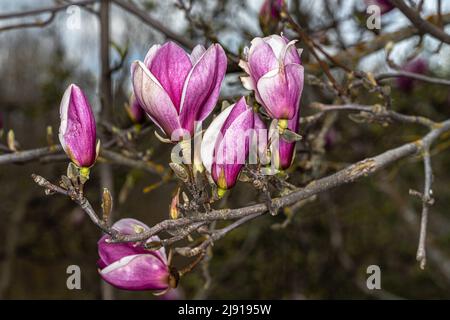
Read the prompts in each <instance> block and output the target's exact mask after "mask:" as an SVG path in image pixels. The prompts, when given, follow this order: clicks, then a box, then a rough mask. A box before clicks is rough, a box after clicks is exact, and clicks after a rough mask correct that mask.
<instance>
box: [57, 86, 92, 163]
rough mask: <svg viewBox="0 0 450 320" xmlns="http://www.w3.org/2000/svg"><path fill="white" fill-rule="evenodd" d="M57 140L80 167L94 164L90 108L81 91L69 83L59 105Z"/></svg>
mask: <svg viewBox="0 0 450 320" xmlns="http://www.w3.org/2000/svg"><path fill="white" fill-rule="evenodd" d="M60 116H61V125H60V129H59V140H60V142H61V145H62V146H63V148H64V150H65V152H66V153H67V155H68V156H69V157H70V158H71V160H72V161H73V162H75V164H77V165H78V166H80V167H90V166H92V165H93V164H94V162H95V159H96V157H97V154H96V127H95V118H94V114H93V112H92V108H91V106H90V104H89V101H88V100H87V98H86V96H85V95H84V93H83V91H82V90H81V89H80V88H79V87H78V86H76V85H74V84H72V85H70V86H69V87H68V88H67V90H66V92H65V93H64V96H63V99H62V101H61V106H60Z"/></svg>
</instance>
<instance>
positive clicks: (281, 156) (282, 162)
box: [269, 108, 300, 170]
mask: <svg viewBox="0 0 450 320" xmlns="http://www.w3.org/2000/svg"><path fill="white" fill-rule="evenodd" d="M299 116H300V108H297V112H296V113H295V115H294V117H293V118H292V119H291V120H289V121H288V125H287V128H288V129H289V130H290V131H292V132H295V133H297V132H298V127H299ZM269 136H270V137H271V141H272V143H271V145H270V151H271V154H272V161H273V165H274V167H275V168H276V169H278V170H286V169H288V168H289V167H290V166H291V164H292V161H293V160H294V156H295V144H296V143H295V142H288V141H286V140H285V139H284V138H283V137H282V136H281V135H280V134H279V130H278V120H273V121H272V123H271V125H270V129H269Z"/></svg>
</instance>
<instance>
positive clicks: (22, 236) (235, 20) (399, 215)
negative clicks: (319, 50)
mask: <svg viewBox="0 0 450 320" xmlns="http://www.w3.org/2000/svg"><path fill="white" fill-rule="evenodd" d="M74 2H75V1H74ZM129 2H132V3H133V4H134V5H135V6H137V7H139V8H140V9H141V10H142V11H143V12H145V13H146V14H148V15H149V16H151V17H153V18H154V19H156V20H158V21H160V22H161V23H163V24H164V25H165V26H166V27H168V28H169V29H171V30H173V31H174V32H176V33H178V34H181V35H183V37H186V38H188V39H191V40H192V41H193V42H195V43H203V44H208V43H209V40H205V35H204V32H203V31H202V30H199V29H198V28H195V27H193V26H192V23H190V20H189V17H190V18H191V19H192V17H194V19H198V17H199V16H201V18H202V19H203V20H204V21H206V22H207V23H209V24H210V25H211V26H212V27H213V32H214V34H215V36H217V38H218V39H219V40H220V42H221V43H222V44H223V45H224V46H225V47H226V48H228V50H230V51H231V52H234V53H235V54H239V53H240V52H242V50H243V48H244V47H245V46H247V45H249V42H250V41H251V39H252V38H253V37H255V36H262V31H261V29H260V26H259V22H258V12H259V10H260V7H261V5H262V2H263V1H241V0H227V1H206V0H196V1H193V2H192V11H191V12H190V15H191V16H189V17H188V16H187V15H186V12H185V11H183V10H182V9H180V7H179V6H177V1H173V0H170V1H153V0H135V1H129ZM437 2H438V1H433V0H430V1H425V2H424V12H425V13H426V14H435V13H436V10H437V7H436V5H437ZM61 3H67V1H52V0H41V1H31V0H2V1H0V16H1V15H5V14H8V13H11V12H18V11H22V10H32V9H36V8H42V7H47V6H52V5H54V4H61ZM287 4H288V7H289V12H291V14H292V16H293V17H294V18H295V19H297V21H299V23H300V24H301V25H302V26H303V27H304V28H305V29H306V30H308V32H309V33H310V34H314V36H315V37H316V39H318V41H320V42H321V43H322V44H323V45H324V47H325V48H327V50H329V52H331V53H333V54H337V53H338V52H339V51H341V50H343V49H345V48H347V47H351V46H353V45H355V44H356V43H359V42H361V41H372V40H373V39H376V38H377V37H379V36H380V34H385V33H390V32H395V31H396V30H400V29H402V28H404V27H405V26H407V25H408V21H407V19H406V18H405V17H404V16H403V15H402V14H401V13H400V12H399V11H397V10H394V11H392V12H390V13H388V14H385V15H383V17H382V28H381V30H380V31H377V32H373V31H369V30H367V28H366V25H365V20H364V19H365V18H364V17H365V9H366V6H365V3H364V1H362V0H353V1H351V0H350V1H339V0H336V1H334V0H332V1H325V0H319V1H317V0H316V1H312V0H297V1H295V0H292V1H287ZM72 9H73V8H72ZM96 10H98V5H93V6H89V7H88V10H86V8H84V7H83V8H80V11H79V13H80V16H79V17H80V21H81V24H80V26H79V27H75V28H72V27H68V24H67V21H68V19H69V18H70V17H71V16H72V14H73V11H69V10H67V11H66V10H63V11H61V12H59V13H58V14H56V15H55V17H54V19H53V21H52V22H51V23H49V24H48V25H45V26H43V27H33V28H18V29H13V30H2V28H3V27H5V26H9V25H14V24H17V23H23V22H35V21H36V19H41V20H42V21H45V19H48V17H49V14H48V13H47V14H42V15H38V16H31V17H22V18H14V19H0V79H2V81H1V83H0V128H2V130H3V135H2V137H1V140H0V144H2V145H6V132H8V131H9V130H10V129H12V130H13V131H14V133H15V139H16V141H17V149H18V150H28V149H33V148H38V147H45V146H47V145H48V135H47V133H46V132H47V127H48V126H52V127H53V132H54V133H55V134H54V135H53V139H54V142H55V143H57V142H58V140H57V130H58V126H59V111H58V110H59V102H60V99H61V97H62V94H63V92H64V90H65V88H66V87H67V86H68V85H69V84H70V83H77V84H78V85H80V86H81V87H82V88H83V90H84V91H85V92H86V94H87V96H88V97H89V99H90V101H91V104H92V106H93V108H94V110H95V112H97V113H98V112H100V101H99V74H100V54H99V50H100V44H99V42H100V41H99V39H100V35H99V31H100V26H99V19H98V16H97V15H96V14H95V13H94V12H93V11H96ZM442 11H443V12H444V13H447V12H450V3H449V2H448V1H443V4H442ZM336 21H338V23H336ZM110 32H111V49H110V55H111V63H112V64H118V65H119V66H120V68H118V70H117V71H116V72H114V74H113V76H112V89H113V90H112V92H113V102H112V105H111V110H112V112H111V114H112V118H111V119H110V120H111V122H112V123H114V125H115V126H117V127H120V128H127V127H129V126H130V125H132V124H131V122H130V120H129V119H128V117H127V114H126V112H125V109H124V103H125V102H126V101H127V100H128V95H129V94H130V93H131V84H130V76H129V74H130V72H129V67H130V64H131V62H133V61H134V60H136V59H140V60H142V59H143V58H144V56H145V54H146V52H147V50H148V49H149V48H150V47H151V46H152V45H153V44H156V43H162V42H164V41H165V36H164V35H163V34H161V33H160V32H158V31H157V30H155V29H154V28H152V27H151V26H148V25H147V24H145V23H143V22H142V21H141V20H140V19H139V18H137V17H136V16H134V15H131V14H129V13H128V12H126V11H125V10H123V9H122V8H120V7H118V6H116V5H111V17H110ZM287 36H289V33H287ZM298 46H299V47H301V46H302V44H301V43H299V44H298ZM125 50H126V53H127V54H126V56H125V57H124V59H122V57H121V53H123V52H124V51H125ZM413 51H417V57H416V58H420V59H423V60H424V61H426V64H427V66H428V67H427V70H426V73H427V74H429V75H433V76H438V77H441V78H448V79H450V60H449V59H448V57H449V56H450V51H449V47H448V46H446V45H444V46H441V45H440V43H439V42H438V41H436V40H433V39H431V38H429V37H424V38H423V39H419V37H417V36H415V37H410V38H408V39H405V40H404V41H401V42H399V43H395V47H394V50H393V52H392V54H391V58H392V59H393V61H394V63H396V64H398V65H403V64H404V63H406V59H408V58H409V57H410V55H411V52H413ZM303 59H304V60H303V61H304V63H305V64H306V66H307V67H306V72H308V70H309V69H308V63H310V62H311V59H312V58H311V57H310V56H309V55H308V52H305V54H304V56H303ZM349 59H350V60H351V67H352V68H354V69H360V70H364V71H373V72H375V73H380V72H384V71H388V70H390V69H389V66H388V64H387V63H386V56H385V53H384V51H383V50H379V51H376V52H374V53H370V54H367V55H363V56H362V57H355V58H354V59H353V60H352V57H351V56H350V57H349ZM122 60H123V61H122ZM120 63H122V64H120ZM239 75H240V74H239V73H236V72H234V73H230V74H229V75H228V76H227V78H226V81H225V84H224V88H223V90H222V98H223V99H228V100H230V101H231V100H233V99H235V97H237V96H239V95H241V94H243V93H245V91H244V90H243V89H242V87H241V85H240V83H239V80H238V76H239ZM337 76H338V77H339V74H337ZM389 83H390V84H391V90H392V91H391V96H392V99H393V102H394V105H393V108H394V109H395V110H396V111H399V112H403V113H406V114H419V115H423V116H427V117H430V118H431V119H433V120H435V121H441V120H444V119H447V118H449V117H450V95H449V90H448V87H446V86H439V85H432V84H426V83H421V82H414V83H413V86H412V88H409V89H407V90H405V89H404V88H401V87H398V85H397V84H396V82H395V81H391V82H389ZM355 98H356V99H357V101H358V102H359V103H361V104H373V103H379V100H377V99H378V98H377V96H376V95H375V94H371V93H367V91H364V90H360V91H359V92H356V93H355ZM314 101H319V102H322V103H332V102H333V95H332V94H330V92H326V90H325V91H324V90H323V89H322V88H320V87H319V86H313V85H310V84H309V83H308V82H307V84H306V86H305V91H304V95H303V99H302V111H301V112H302V116H307V115H310V114H313V113H314V110H312V109H310V108H308V105H309V104H310V103H311V102H314ZM356 120H357V119H354V118H352V117H349V116H348V114H345V113H342V114H338V115H336V116H335V119H332V121H331V120H330V121H331V125H330V126H329V127H328V128H327V130H326V132H325V134H326V144H325V145H324V146H322V148H321V151H320V152H318V151H317V150H314V148H313V146H311V145H309V144H308V141H309V140H308V137H314V136H316V135H317V134H319V132H320V131H321V129H322V128H323V127H324V126H323V125H324V123H323V120H321V121H319V122H318V123H313V124H309V125H305V126H303V127H302V126H301V127H300V133H301V134H302V135H303V136H304V137H306V139H304V141H303V142H301V143H299V144H298V146H297V157H296V160H295V163H294V165H293V166H292V168H291V169H290V170H289V172H288V173H289V175H290V182H291V183H293V184H295V185H298V186H302V185H305V184H307V183H308V182H309V181H311V180H312V179H314V178H318V177H321V176H325V175H327V174H331V173H333V172H335V171H337V170H338V169H341V168H343V167H345V166H346V165H348V164H350V163H353V162H356V161H358V160H361V159H364V158H366V157H369V156H372V155H376V154H378V153H381V152H383V151H384V150H387V149H389V148H393V147H395V146H399V145H401V144H404V143H406V142H410V141H413V140H415V139H417V138H419V137H420V136H421V135H423V134H425V133H426V132H425V131H424V130H423V129H422V128H420V127H414V126H411V125H399V124H395V123H392V124H386V123H384V124H380V123H367V122H363V123H359V122H358V121H356ZM99 126H100V127H101V128H102V129H101V130H106V131H107V130H108V126H109V124H99ZM152 131H153V130H151V132H150V133H148V134H146V135H143V136H142V137H141V138H140V139H139V141H138V144H137V146H136V148H138V149H139V150H147V152H148V154H150V155H151V159H152V161H153V162H155V163H157V164H162V165H167V163H168V159H169V157H170V148H169V147H168V146H167V145H164V144H161V143H160V142H159V141H158V140H157V139H156V138H155V137H154V135H153V134H152ZM447 139H448V137H447ZM449 146H450V143H449V141H448V140H447V141H446V142H445V141H444V142H441V143H440V144H439V145H438V146H436V148H435V149H434V154H433V155H434V156H433V158H432V162H433V170H434V173H435V180H434V184H433V194H434V197H435V198H436V203H435V204H434V206H433V207H432V208H431V213H430V225H429V248H428V255H429V257H428V264H427V267H426V269H425V270H424V271H422V270H420V268H419V266H418V263H417V262H416V259H415V255H416V249H417V241H418V236H419V224H418V223H419V219H420V210H421V203H420V201H419V200H418V199H416V198H414V197H411V196H409V195H408V191H409V189H416V190H421V189H422V187H423V164H422V161H421V159H420V158H409V159H404V160H402V161H399V162H398V163H396V164H395V165H393V166H390V167H388V168H387V169H385V170H383V171H382V172H380V173H377V174H376V175H375V176H373V177H370V178H367V179H363V180H361V181H358V182H356V183H354V184H348V185H345V186H342V187H339V188H337V189H333V190H332V191H330V192H327V193H324V194H321V195H319V196H318V197H317V198H315V199H314V200H313V201H308V202H307V203H302V205H301V206H300V205H299V206H297V207H292V208H289V210H285V211H284V212H281V213H280V214H279V215H278V216H276V217H272V216H269V215H266V216H262V217H260V218H258V219H256V220H254V221H252V222H250V223H248V224H246V225H244V226H243V227H241V228H239V229H237V230H235V231H233V232H231V233H230V234H229V235H228V236H227V237H225V238H223V239H222V240H220V241H218V242H217V243H216V244H215V246H214V248H213V252H212V257H211V259H209V263H208V265H206V264H205V265H202V266H199V267H198V268H197V269H196V271H195V272H193V273H191V274H189V275H188V276H187V277H185V278H184V279H182V282H181V283H180V289H179V291H178V294H179V295H180V296H181V297H185V298H188V299H194V298H196V299H214V298H215V299H228V298H235V299H341V298H351V299H378V298H406V299H417V298H424V299H435V298H440V299H442V298H446V299H448V298H450V210H449V204H450V187H449V183H450V170H449V168H450V153H449V152H448V147H449ZM2 152H4V153H6V152H8V151H7V150H0V154H2ZM66 168H67V160H66V159H65V158H64V157H52V156H48V157H43V158H40V159H37V160H34V161H29V162H26V163H16V164H5V165H0V182H1V183H0V299H59V298H62V299H101V298H116V299H137V298H139V299H154V297H153V296H152V295H151V293H149V292H127V291H121V290H116V289H112V288H110V287H109V286H105V285H104V284H102V280H101V279H100V277H99V275H98V273H97V267H96V261H97V259H98V255H97V251H96V250H97V247H96V242H97V241H98V239H99V238H100V236H101V234H100V231H99V230H98V229H97V228H96V227H95V226H94V225H93V224H92V223H91V222H90V220H89V218H88V217H87V216H85V215H84V213H83V211H82V210H81V209H80V208H79V207H77V206H76V205H75V204H74V203H73V202H71V201H70V200H69V199H67V198H65V197H63V196H59V195H55V196H51V197H48V196H45V195H44V192H43V190H42V189H41V188H39V187H38V186H36V185H35V184H34V183H33V181H32V180H31V178H30V175H31V174H32V173H39V174H40V175H42V176H44V177H46V178H48V179H50V180H52V181H57V179H58V177H60V176H61V175H62V174H64V173H65V170H66ZM112 168H113V171H112V173H113V174H112V176H110V177H109V178H110V180H112V181H110V182H109V185H112V186H113V189H112V191H113V195H114V200H115V219H119V218H122V217H132V218H136V219H139V220H141V221H143V222H145V223H146V224H148V225H153V224H155V223H157V222H159V221H161V220H163V219H166V218H167V217H168V209H169V204H170V200H171V197H172V194H173V192H174V190H175V188H176V183H175V182H169V183H164V184H162V185H159V181H160V179H161V178H160V177H158V176H155V175H152V174H149V173H147V172H145V171H142V170H140V169H133V168H129V167H124V166H119V165H115V164H112ZM102 181H105V177H104V176H103V178H102V170H101V165H98V166H96V167H94V169H93V171H92V172H91V179H90V181H89V184H88V186H87V190H86V193H87V197H88V198H89V199H90V201H91V203H92V204H93V206H94V207H95V208H96V209H98V210H100V200H101V190H102V188H103V186H104V183H102ZM155 184H156V185H155ZM256 201H258V197H257V195H256V194H254V192H253V191H252V190H251V189H249V188H248V186H246V185H245V184H239V185H238V186H237V187H236V188H235V189H234V190H233V191H232V192H231V194H230V196H229V198H228V199H227V201H226V202H224V203H221V204H220V206H228V207H231V208H235V207H239V206H243V205H247V204H252V203H255V202H256ZM69 265H78V266H80V268H81V272H82V281H81V286H82V289H81V290H68V289H67V287H66V279H67V277H68V274H66V268H67V267H68V266H69ZM369 265H378V266H379V267H380V268H381V286H382V290H374V291H368V290H367V288H366V278H367V273H366V269H367V267H368V266H369ZM206 269H207V270H206ZM205 275H206V277H205ZM205 284H206V286H205Z"/></svg>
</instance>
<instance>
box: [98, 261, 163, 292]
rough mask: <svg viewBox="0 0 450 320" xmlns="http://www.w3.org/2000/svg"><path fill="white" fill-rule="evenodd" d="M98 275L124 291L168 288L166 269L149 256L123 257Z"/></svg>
mask: <svg viewBox="0 0 450 320" xmlns="http://www.w3.org/2000/svg"><path fill="white" fill-rule="evenodd" d="M100 275H101V277H102V278H103V280H105V281H106V282H108V283H109V284H111V285H113V286H115V287H117V288H120V289H125V290H165V289H167V288H168V279H169V272H168V268H167V266H166V265H164V264H163V263H162V262H161V261H160V260H159V259H158V258H156V257H155V256H153V255H151V254H139V255H132V256H127V257H124V258H122V259H120V260H119V261H116V262H114V263H113V264H110V265H109V266H107V267H106V268H104V269H102V270H101V271H100Z"/></svg>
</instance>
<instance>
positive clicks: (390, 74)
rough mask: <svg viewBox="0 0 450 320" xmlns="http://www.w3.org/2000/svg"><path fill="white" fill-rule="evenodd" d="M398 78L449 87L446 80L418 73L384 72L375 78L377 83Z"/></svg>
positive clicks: (448, 81) (449, 82)
mask: <svg viewBox="0 0 450 320" xmlns="http://www.w3.org/2000/svg"><path fill="white" fill-rule="evenodd" d="M399 77H407V78H412V79H415V80H420V81H423V82H428V83H433V84H440V85H444V86H450V80H447V79H441V78H435V77H430V76H425V75H422V74H418V73H413V72H408V71H396V72H386V73H382V74H379V75H377V76H376V77H375V79H376V80H377V81H383V80H386V79H390V78H399Z"/></svg>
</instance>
